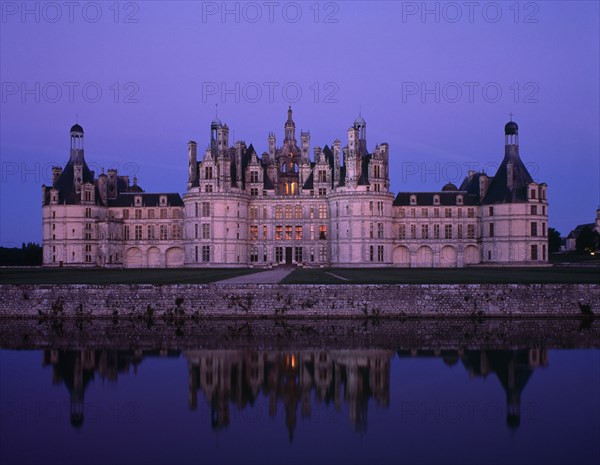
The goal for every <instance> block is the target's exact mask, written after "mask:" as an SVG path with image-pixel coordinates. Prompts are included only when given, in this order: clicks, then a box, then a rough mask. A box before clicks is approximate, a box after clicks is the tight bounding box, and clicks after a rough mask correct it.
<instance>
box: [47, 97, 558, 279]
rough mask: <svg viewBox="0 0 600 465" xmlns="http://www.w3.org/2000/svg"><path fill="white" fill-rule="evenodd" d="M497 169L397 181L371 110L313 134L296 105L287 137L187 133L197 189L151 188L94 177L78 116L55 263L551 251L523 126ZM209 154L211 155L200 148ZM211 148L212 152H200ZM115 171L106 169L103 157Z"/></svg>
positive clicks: (341, 259)
mask: <svg viewBox="0 0 600 465" xmlns="http://www.w3.org/2000/svg"><path fill="white" fill-rule="evenodd" d="M504 134H505V144H504V145H505V147H504V159H503V160H502V163H501V164H500V166H499V167H498V170H497V172H496V174H495V175H494V176H489V175H487V174H485V173H476V172H473V171H470V172H469V173H468V175H467V176H466V177H465V179H464V180H463V182H462V183H461V185H460V186H459V187H457V186H455V185H454V184H451V183H448V184H446V185H445V186H443V187H442V189H441V191H439V192H400V193H399V194H397V195H396V196H395V197H394V195H393V194H392V193H391V192H390V180H389V178H390V176H389V146H388V144H387V143H381V144H379V145H376V146H375V147H374V149H373V150H372V151H369V148H368V146H367V125H366V122H365V120H364V119H363V118H362V117H361V116H359V117H358V118H356V119H355V121H354V123H353V125H352V126H351V127H350V128H349V129H348V132H347V142H346V143H345V144H344V146H342V142H340V141H339V140H335V141H334V142H333V143H332V144H331V146H328V145H325V146H324V147H323V148H321V147H319V146H315V147H313V157H312V159H311V155H310V133H309V132H303V131H301V132H300V143H299V144H298V141H297V139H296V124H295V123H294V120H293V119H292V109H291V107H290V108H289V109H288V114H287V119H286V121H285V123H284V137H283V142H282V143H281V145H279V146H278V144H277V138H276V135H275V134H274V133H269V136H268V151H267V152H264V153H262V154H261V155H260V156H259V154H258V153H257V152H256V150H255V148H254V147H253V145H252V144H250V145H249V146H246V144H245V143H244V142H243V141H236V142H235V143H234V145H233V146H230V143H229V128H228V126H227V125H226V124H223V123H222V122H221V121H220V120H219V119H218V118H215V119H214V121H212V123H211V126H210V144H209V146H208V147H207V148H206V150H205V151H204V153H203V154H202V153H200V154H198V147H197V144H196V142H194V141H190V142H189V143H188V183H187V191H186V193H185V194H184V195H183V197H181V196H180V195H179V194H178V193H147V192H145V191H144V190H143V189H142V188H141V187H140V186H139V185H138V184H137V179H136V178H134V179H133V180H132V181H133V183H132V182H131V181H130V179H129V178H128V176H122V175H119V174H118V172H117V171H116V170H114V169H109V170H108V171H107V173H106V174H105V173H104V172H102V173H101V174H100V175H98V176H97V177H96V175H95V173H94V172H93V171H91V170H90V169H89V167H88V165H87V163H86V160H85V157H84V133H83V128H82V127H81V126H80V125H79V124H75V125H74V126H73V127H72V128H71V135H70V158H69V161H68V162H67V164H66V166H65V167H64V168H60V167H55V168H53V171H52V172H53V180H52V186H42V223H43V224H42V227H43V248H44V265H45V266H77V267H83V266H101V267H107V266H112V267H127V268H139V267H206V266H256V267H269V266H276V265H280V264H288V265H291V264H293V265H300V266H352V267H357V266H401V267H463V266H469V265H477V264H487V265H508V264H520V265H536V264H538V265H539V264H543V263H544V262H546V261H547V258H548V253H547V237H546V236H547V224H548V201H547V185H546V184H545V183H536V182H535V181H534V180H533V179H532V177H531V175H530V174H529V172H528V171H527V168H526V167H525V164H524V163H523V161H522V160H521V158H520V155H519V128H518V126H517V124H516V123H515V122H513V121H510V122H508V123H507V124H506V125H505V127H504ZM199 155H200V156H199ZM199 158H201V159H199ZM103 171H104V170H103Z"/></svg>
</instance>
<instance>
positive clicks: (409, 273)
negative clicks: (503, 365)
mask: <svg viewBox="0 0 600 465" xmlns="http://www.w3.org/2000/svg"><path fill="white" fill-rule="evenodd" d="M333 275H335V276H339V278H336V277H335V276H333ZM341 278H344V279H341ZM282 283H283V284H477V283H490V284H494V283H496V284H501V283H505V284H512V283H515V284H535V283H573V284H578V283H581V284H585V283H600V268H596V267H594V268H589V267H586V268H584V267H572V268H563V267H556V268H550V267H548V268H454V269H440V268H429V269H427V268H329V269H300V268H298V269H296V270H294V271H293V272H292V273H291V274H290V275H288V276H287V277H286V278H285V279H284V280H283V281H282Z"/></svg>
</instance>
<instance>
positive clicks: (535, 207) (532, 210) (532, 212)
mask: <svg viewBox="0 0 600 465" xmlns="http://www.w3.org/2000/svg"><path fill="white" fill-rule="evenodd" d="M531 214H532V215H537V205H532V206H531Z"/></svg>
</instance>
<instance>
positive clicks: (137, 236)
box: [135, 225, 142, 241]
mask: <svg viewBox="0 0 600 465" xmlns="http://www.w3.org/2000/svg"><path fill="white" fill-rule="evenodd" d="M135 240H136V241H141V240H142V226H141V225H136V227H135Z"/></svg>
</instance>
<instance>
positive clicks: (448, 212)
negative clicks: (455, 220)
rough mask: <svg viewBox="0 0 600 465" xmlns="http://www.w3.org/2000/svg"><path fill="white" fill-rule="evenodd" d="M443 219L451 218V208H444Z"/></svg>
mask: <svg viewBox="0 0 600 465" xmlns="http://www.w3.org/2000/svg"><path fill="white" fill-rule="evenodd" d="M444 217H446V218H452V209H451V208H444Z"/></svg>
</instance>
